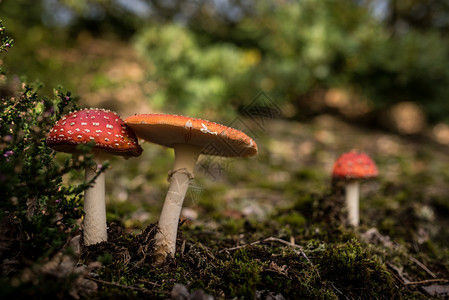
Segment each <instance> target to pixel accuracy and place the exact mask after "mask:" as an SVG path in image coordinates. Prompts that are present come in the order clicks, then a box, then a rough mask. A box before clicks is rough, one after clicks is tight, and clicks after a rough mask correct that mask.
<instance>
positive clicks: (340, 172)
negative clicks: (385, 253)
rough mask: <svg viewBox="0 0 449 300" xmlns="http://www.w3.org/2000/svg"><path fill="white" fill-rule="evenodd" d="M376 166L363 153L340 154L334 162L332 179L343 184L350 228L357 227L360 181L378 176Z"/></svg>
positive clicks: (353, 151)
mask: <svg viewBox="0 0 449 300" xmlns="http://www.w3.org/2000/svg"><path fill="white" fill-rule="evenodd" d="M378 173H379V172H378V170H377V167H376V164H375V163H374V162H373V160H372V159H371V158H370V157H369V156H368V155H367V154H365V153H363V152H358V151H355V150H352V151H350V152H347V153H344V154H342V155H341V156H340V157H339V158H338V159H337V160H336V161H335V164H334V167H333V171H332V177H333V179H336V180H343V181H344V183H345V195H346V196H345V197H346V207H347V210H348V221H349V224H350V225H352V226H355V227H357V226H358V225H359V194H360V181H361V180H364V179H370V178H373V177H376V176H377V175H378Z"/></svg>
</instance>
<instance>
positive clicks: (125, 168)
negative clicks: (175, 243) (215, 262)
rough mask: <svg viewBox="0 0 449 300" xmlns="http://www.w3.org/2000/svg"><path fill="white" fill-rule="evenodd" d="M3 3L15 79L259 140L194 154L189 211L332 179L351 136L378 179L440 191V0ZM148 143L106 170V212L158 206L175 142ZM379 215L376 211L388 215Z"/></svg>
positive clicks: (137, 214) (447, 57)
mask: <svg viewBox="0 0 449 300" xmlns="http://www.w3.org/2000/svg"><path fill="white" fill-rule="evenodd" d="M0 16H1V18H2V19H3V23H4V25H5V26H6V28H7V33H8V35H9V36H11V37H13V38H14V39H15V42H14V47H12V48H11V49H10V51H9V52H8V53H3V54H2V56H1V63H2V65H3V66H4V68H5V69H6V70H7V76H2V77H1V78H0V80H1V83H2V85H3V86H4V87H7V88H8V89H11V90H15V89H17V90H18V89H19V88H20V86H19V85H20V79H21V78H22V77H24V78H26V80H27V81H28V82H34V81H40V82H42V83H43V86H44V87H43V90H42V93H44V94H47V95H51V94H52V91H53V89H54V88H55V87H57V86H58V85H63V86H64V88H66V89H68V90H70V91H71V92H72V94H73V95H77V96H79V102H80V104H81V106H82V107H102V108H109V109H112V110H114V111H117V112H118V113H119V114H120V115H121V116H122V117H124V118H125V117H127V116H129V115H132V114H134V113H151V112H164V113H176V114H183V115H190V116H193V117H199V118H206V119H210V120H213V121H216V122H220V123H223V124H230V125H232V126H234V127H237V128H239V129H242V130H244V131H245V132H246V133H248V135H250V136H251V137H253V138H255V139H256V141H257V143H258V144H259V155H258V156H257V157H256V158H253V159H249V160H238V162H237V160H218V159H216V158H209V157H203V158H202V159H201V161H200V163H199V166H198V168H197V169H198V171H199V172H198V174H197V176H196V179H195V181H194V182H193V185H192V187H191V189H190V191H189V195H188V199H187V200H186V207H187V208H189V207H193V208H195V210H194V211H190V213H191V214H196V213H197V211H200V212H206V213H207V212H210V213H217V212H221V210H225V211H227V213H229V214H230V215H232V211H234V210H235V211H238V212H239V213H241V212H242V211H243V210H244V209H246V210H247V211H249V214H251V213H254V214H258V213H260V214H262V215H264V212H263V210H264V209H267V210H270V207H273V206H277V205H278V204H280V202H284V203H287V204H290V205H291V204H292V203H294V201H296V200H297V199H301V197H302V196H301V195H307V194H308V193H323V192H325V191H326V190H327V188H329V187H330V185H329V178H330V176H329V175H330V169H331V167H332V164H333V162H334V161H335V159H336V158H337V156H338V155H339V154H341V153H342V152H345V151H348V150H350V149H351V148H359V149H361V150H365V151H368V152H369V154H371V155H373V156H374V159H375V160H376V162H377V163H378V164H379V169H380V176H381V179H380V182H381V185H380V186H382V187H384V188H385V190H382V191H380V192H381V193H382V192H385V193H387V194H388V193H390V192H391V191H396V190H395V189H390V188H389V187H390V186H391V185H395V184H397V185H400V184H401V183H400V181H401V180H405V181H407V183H410V186H409V188H410V193H411V194H413V195H416V192H419V193H420V194H421V193H427V192H429V193H430V195H437V196H435V198H432V197H433V196H428V197H427V198H426V197H424V196H423V197H422V198H420V199H418V200H417V201H419V202H420V203H427V204H428V203H430V202H431V203H434V202H435V201H436V200H435V199H437V198H438V199H440V200H438V201H436V202H438V203H446V202H447V200H446V198H444V195H445V193H446V192H445V189H444V188H443V187H444V186H446V183H445V180H446V178H447V176H448V175H447V171H446V170H445V168H444V163H442V162H443V161H447V155H442V153H444V152H447V150H442V149H446V148H447V147H446V146H447V144H449V126H448V125H447V124H446V122H448V121H449V114H448V111H449V101H448V98H449V39H448V32H449V31H448V29H449V3H448V2H447V1H445V0H439V1H438V0H426V1H424V0H421V1H419V0H401V1H395V0H378V1H375V0H371V1H370V0H359V1H356V0H352V1H350V0H302V1H281V0H279V1H255V0H254V1H252V0H240V1H239V0H235V1H234V0H213V1H177V0H173V1H162V0H160V1H157V0H153V1H151V0H131V1H125V0H77V1H74V0H33V1H26V0H3V1H0ZM253 104H255V106H252V105H253ZM260 108H270V109H272V111H259V110H258V109H260ZM251 109H253V110H251ZM248 112H250V118H249V120H248ZM245 113H246V115H245ZM251 117H253V118H251ZM298 121H299V122H298ZM342 121H344V122H342ZM348 124H350V125H355V126H352V127H351V126H349V125H348ZM367 129H369V130H370V131H366V130H367ZM379 129H380V130H381V131H376V130H379ZM384 129H388V130H389V131H383V130H384ZM397 134H399V136H398V135H397ZM412 142H416V143H418V144H425V146H422V147H421V148H418V146H417V145H416V144H414V143H412ZM435 145H436V146H437V147H436V148H430V147H433V146H435ZM143 147H144V150H145V151H144V154H143V156H142V157H141V158H138V159H130V160H129V162H127V163H126V164H123V163H119V162H118V161H119V160H120V161H122V159H117V160H116V161H117V162H114V161H113V163H112V169H111V171H108V172H109V173H110V174H108V175H107V178H109V179H107V184H108V198H109V199H110V201H112V202H114V203H115V205H114V206H111V205H109V206H108V212H109V213H110V216H109V217H110V219H111V218H117V219H122V220H123V219H125V221H126V220H129V222H134V221H135V220H143V221H144V222H149V221H156V220H157V217H158V213H159V210H160V206H161V202H162V201H161V200H162V198H163V197H164V194H165V190H166V188H167V182H166V174H167V173H166V172H167V171H168V170H169V169H170V168H171V166H172V160H173V154H172V152H171V150H169V149H164V148H162V147H158V146H157V147H156V146H153V147H151V146H150V145H144V146H143ZM435 149H437V150H435ZM448 149H449V148H448ZM435 151H436V152H435ZM58 155H60V156H61V158H62V157H66V155H65V154H58ZM425 172H429V174H431V175H429V176H431V180H430V179H429V180H428V181H426V180H422V176H423V174H424V173H425ZM125 174H126V175H125ZM262 174H264V175H262ZM267 174H268V175H267ZM425 174H428V173H425ZM73 176H74V178H75V179H76V180H79V181H81V180H82V175H80V174H78V175H77V174H74V175H73ZM77 176H78V177H77ZM426 176H427V175H426ZM405 178H408V179H405ZM426 178H427V177H426ZM429 182H430V183H432V184H434V185H438V186H439V187H441V189H438V190H437V191H436V190H435V189H433V190H427V189H430V187H428V185H427V184H428V183H429ZM429 185H430V184H429ZM231 187H232V188H231ZM376 191H377V192H379V190H376ZM379 197H381V196H379ZM429 197H430V198H429ZM235 199H237V200H238V201H234V200H235ZM200 200H201V201H200ZM254 200H257V201H254ZM434 200H435V201H434ZM264 201H266V203H265V204H264ZM311 201H312V200H310V201H309V202H311ZM379 201H380V200H379ZM383 201H386V200H385V199H384V200H382V201H381V202H382V203H381V204H382V205H383V204H384V202H383ZM398 201H399V200H398ZM255 202H257V203H258V206H257V207H255V206H254V203H255ZM132 203H134V204H135V205H134V206H133V205H132ZM142 203H144V208H141V207H142ZM198 205H200V206H198ZM233 205H235V206H233ZM363 205H364V204H362V207H363ZM366 205H368V204H366ZM443 206H444V207H446V206H447V204H444V205H443ZM382 207H383V208H382V209H388V207H389V206H382ZM385 207H387V208H385ZM435 207H436V206H435ZM220 208H221V210H220ZM366 209H367V207H366ZM187 211H188V212H189V210H187ZM148 212H150V213H152V215H148ZM373 213H374V212H373ZM374 214H375V213H374ZM375 215H376V216H379V218H380V219H381V220H375V219H374V220H371V221H370V224H371V225H374V226H375V225H376V224H378V223H380V222H383V221H382V220H385V219H384V217H380V215H378V214H375ZM190 217H192V218H195V215H194V216H190ZM376 222H377V223H376ZM128 225H130V226H132V224H128Z"/></svg>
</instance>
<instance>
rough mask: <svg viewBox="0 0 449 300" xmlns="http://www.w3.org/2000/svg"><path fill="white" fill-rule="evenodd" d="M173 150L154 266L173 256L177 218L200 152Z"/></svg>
mask: <svg viewBox="0 0 449 300" xmlns="http://www.w3.org/2000/svg"><path fill="white" fill-rule="evenodd" d="M174 149H175V164H174V168H173V170H172V171H171V172H170V175H169V181H170V186H169V189H168V192H167V196H166V198H165V202H164V206H163V208H162V212H161V216H160V218H159V224H158V226H159V232H158V233H157V234H156V237H155V239H156V250H155V254H154V258H155V262H156V265H161V264H163V263H164V262H165V260H166V258H167V256H170V257H174V256H175V252H176V236H177V233H178V223H179V216H180V214H181V209H182V204H183V202H184V197H185V195H186V192H187V189H188V188H189V184H190V181H191V180H192V179H193V170H194V169H195V164H196V161H197V160H198V157H199V155H200V152H201V148H199V147H196V146H192V145H185V144H182V145H181V144H179V145H175V147H174Z"/></svg>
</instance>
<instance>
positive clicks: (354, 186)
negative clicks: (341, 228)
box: [345, 181, 360, 227]
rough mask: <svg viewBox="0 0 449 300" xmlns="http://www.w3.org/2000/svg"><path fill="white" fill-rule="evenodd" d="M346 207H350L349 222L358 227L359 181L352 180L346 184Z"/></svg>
mask: <svg viewBox="0 0 449 300" xmlns="http://www.w3.org/2000/svg"><path fill="white" fill-rule="evenodd" d="M345 190H346V207H347V209H348V220H349V224H350V225H352V226H354V227H357V226H358V225H359V191H360V184H359V182H358V181H351V182H348V183H347V184H346V189H345Z"/></svg>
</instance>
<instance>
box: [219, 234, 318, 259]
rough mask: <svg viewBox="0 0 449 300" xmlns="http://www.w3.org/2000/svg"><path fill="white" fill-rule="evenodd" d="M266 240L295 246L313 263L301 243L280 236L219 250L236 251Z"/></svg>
mask: <svg viewBox="0 0 449 300" xmlns="http://www.w3.org/2000/svg"><path fill="white" fill-rule="evenodd" d="M266 242H279V243H282V244H285V245H287V246H290V247H293V248H297V249H298V250H299V253H301V255H302V256H303V257H304V258H305V259H306V260H307V261H308V262H309V263H310V264H312V262H311V261H310V259H309V258H308V257H307V255H306V254H305V253H304V251H303V250H302V247H301V246H300V245H296V244H293V243H291V242H287V241H284V240H282V239H279V238H275V237H272V236H271V237H268V238H266V239H263V240H259V241H255V242H252V243H249V244H245V245H240V246H236V247H232V248H226V249H222V250H220V251H219V252H220V253H221V252H224V251H234V250H238V249H241V248H245V247H248V246H254V245H257V244H260V243H266Z"/></svg>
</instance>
